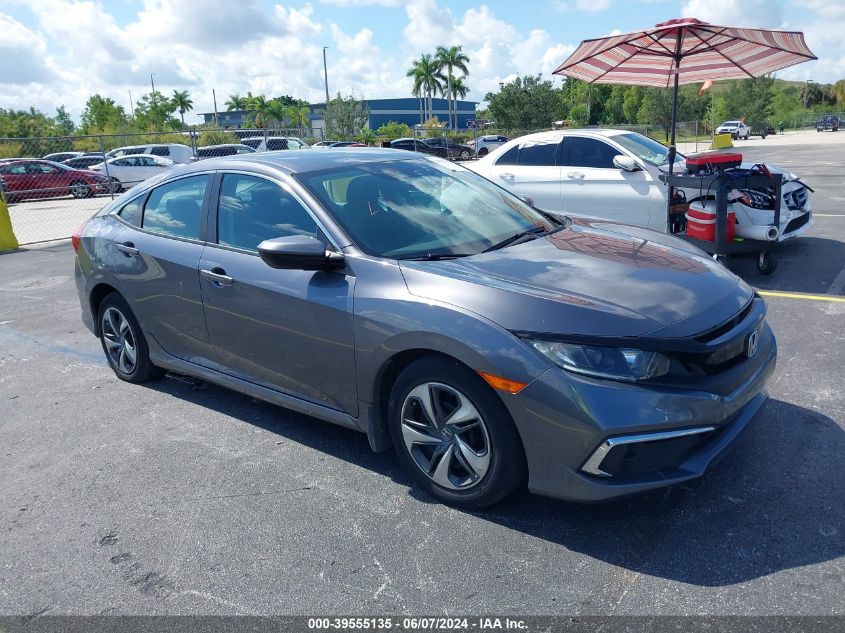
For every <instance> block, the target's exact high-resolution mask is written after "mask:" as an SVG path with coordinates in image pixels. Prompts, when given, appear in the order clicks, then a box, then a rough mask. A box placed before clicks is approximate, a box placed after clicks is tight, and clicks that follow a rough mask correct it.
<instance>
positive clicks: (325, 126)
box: [323, 46, 329, 138]
mask: <svg viewBox="0 0 845 633" xmlns="http://www.w3.org/2000/svg"><path fill="white" fill-rule="evenodd" d="M327 48H328V46H324V47H323V79H324V80H325V83H326V110H325V116H323V138H326V131H327V130H328V127H329V67H328V65H327V64H326V49H327Z"/></svg>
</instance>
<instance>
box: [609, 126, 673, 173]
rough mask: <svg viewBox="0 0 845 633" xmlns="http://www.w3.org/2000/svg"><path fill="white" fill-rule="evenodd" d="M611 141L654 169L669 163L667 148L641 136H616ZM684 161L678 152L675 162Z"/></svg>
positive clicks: (632, 134)
mask: <svg viewBox="0 0 845 633" xmlns="http://www.w3.org/2000/svg"><path fill="white" fill-rule="evenodd" d="M613 140H614V141H616V142H617V143H619V144H620V145H621V146H622V147H624V148H625V149H627V150H628V151H629V152H631V153H632V154H634V155H635V156H637V158H639V159H640V160H643V161H645V162H647V163H649V164H650V165H654V166H655V167H662V166H663V165H667V164H668V163H669V148H668V147H666V146H665V145H662V144H660V143H658V142H657V141H655V140H652V139H650V138H648V137H647V136H643V135H642V134H634V133H630V134H618V135H616V136H614V137H613ZM683 159H684V155H683V154H681V153H680V152H678V154H677V156H676V158H675V162H676V163H677V162H678V161H681V160H683Z"/></svg>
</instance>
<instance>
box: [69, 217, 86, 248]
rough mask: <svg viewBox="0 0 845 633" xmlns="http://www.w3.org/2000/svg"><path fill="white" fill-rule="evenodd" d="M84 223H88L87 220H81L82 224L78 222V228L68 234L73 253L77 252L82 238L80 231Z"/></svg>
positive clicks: (83, 228) (83, 227)
mask: <svg viewBox="0 0 845 633" xmlns="http://www.w3.org/2000/svg"><path fill="white" fill-rule="evenodd" d="M86 224H88V222H83V223H82V224H80V225H79V228H78V229H76V230H75V231H74V232H73V233H71V235H70V244H71V246H73V252H74V253H78V252H79V242H80V241H81V240H82V231H83V230H85V225H86Z"/></svg>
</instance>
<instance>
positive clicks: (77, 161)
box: [62, 154, 105, 169]
mask: <svg viewBox="0 0 845 633" xmlns="http://www.w3.org/2000/svg"><path fill="white" fill-rule="evenodd" d="M104 160H105V155H104V154H94V155H91V156H78V157H76V158H70V159H68V160H66V161H64V162H63V163H62V165H67V166H68V167H72V168H73V169H88V168H89V167H91V166H92V165H97V164H99V163H102V162H103V161H104Z"/></svg>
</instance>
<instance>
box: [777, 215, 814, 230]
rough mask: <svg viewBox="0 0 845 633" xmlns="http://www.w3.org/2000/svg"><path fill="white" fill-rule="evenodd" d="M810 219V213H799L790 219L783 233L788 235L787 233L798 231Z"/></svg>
mask: <svg viewBox="0 0 845 633" xmlns="http://www.w3.org/2000/svg"><path fill="white" fill-rule="evenodd" d="M809 221H810V214H809V213H805V214H804V215H799V216H798V217H797V218H795V219H793V220H790V221H789V223H788V224H787V225H786V228H785V229H783V234H784V235H786V234H787V233H792V232H793V231H797V230H798V229H800V228H801V227H802V226H804V225H805V224H807V222H809Z"/></svg>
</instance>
